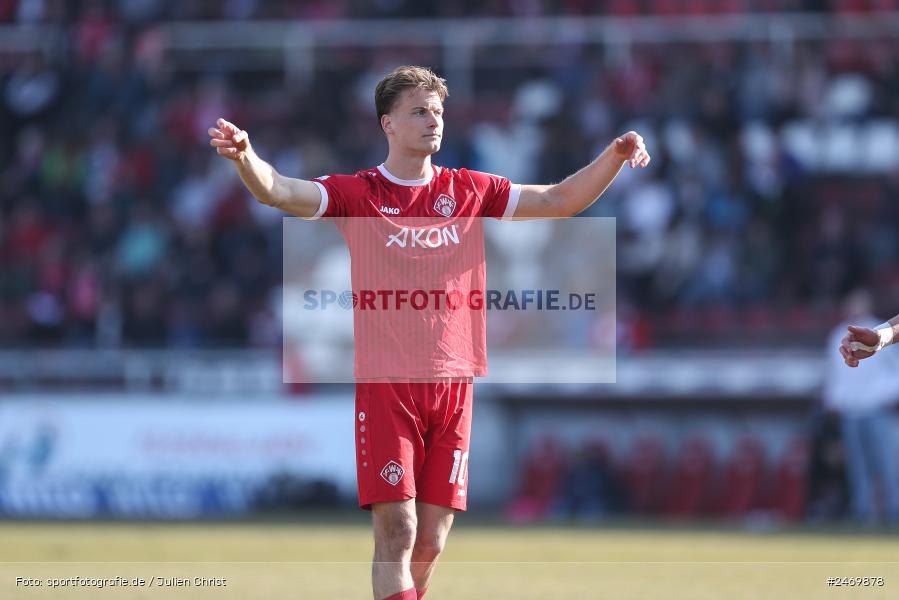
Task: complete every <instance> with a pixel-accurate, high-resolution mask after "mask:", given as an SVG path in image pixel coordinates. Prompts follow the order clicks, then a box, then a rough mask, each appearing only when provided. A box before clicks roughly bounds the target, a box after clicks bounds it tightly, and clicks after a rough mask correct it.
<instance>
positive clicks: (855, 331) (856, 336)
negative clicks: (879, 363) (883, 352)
mask: <svg viewBox="0 0 899 600" xmlns="http://www.w3.org/2000/svg"><path fill="white" fill-rule="evenodd" d="M879 342H880V336H879V335H878V334H877V332H876V331H874V330H873V329H868V328H867V327H858V326H856V325H850V326H849V333H847V334H846V335H845V336H844V337H843V340H842V341H841V342H840V354H841V355H842V356H843V360H844V361H845V362H846V364H847V365H849V366H850V367H857V366H858V361H860V360H864V359H866V358H870V357H872V356H874V354H875V353H876V352H877V350H876V348H877V344H878V343H879ZM868 348H870V350H869V349H868Z"/></svg>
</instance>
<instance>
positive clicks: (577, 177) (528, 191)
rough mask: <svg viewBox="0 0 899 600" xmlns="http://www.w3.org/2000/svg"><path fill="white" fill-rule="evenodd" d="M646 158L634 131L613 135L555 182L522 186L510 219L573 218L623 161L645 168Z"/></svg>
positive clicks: (595, 194)
mask: <svg viewBox="0 0 899 600" xmlns="http://www.w3.org/2000/svg"><path fill="white" fill-rule="evenodd" d="M649 161H650V157H649V153H648V152H647V151H646V146H645V145H644V144H643V138H642V137H640V135H639V134H637V133H636V132H634V131H628V132H627V133H625V134H624V135H622V136H620V137H618V138H615V140H614V141H613V142H612V143H611V144H609V146H608V147H607V148H606V149H605V150H603V151H602V154H600V155H599V156H597V157H596V158H595V159H594V160H593V162H591V163H590V164H589V165H587V166H586V167H584V168H583V169H581V170H580V171H578V172H577V173H575V174H574V175H571V176H569V177H567V178H566V179H565V180H564V181H563V182H561V183H557V184H555V185H522V186H521V196H519V198H518V207H517V208H516V209H515V214H514V215H512V218H521V219H539V218H554V217H573V216H574V215H576V214H578V213H579V212H581V211H582V210H584V209H586V208H587V207H588V206H590V205H591V204H593V203H594V202H596V200H597V199H598V198H599V197H600V196H601V195H602V193H603V192H604V191H606V188H607V187H609V184H611V183H612V181H614V179H615V176H616V175H618V172H619V171H620V170H621V167H623V166H624V163H628V164H630V166H631V167H632V168H634V167H641V168H642V167H645V166H646V165H648V164H649Z"/></svg>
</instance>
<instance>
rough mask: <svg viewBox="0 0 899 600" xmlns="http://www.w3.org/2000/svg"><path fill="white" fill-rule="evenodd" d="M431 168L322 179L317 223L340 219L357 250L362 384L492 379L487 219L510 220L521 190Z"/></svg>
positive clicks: (473, 174) (498, 180) (481, 176)
mask: <svg viewBox="0 0 899 600" xmlns="http://www.w3.org/2000/svg"><path fill="white" fill-rule="evenodd" d="M431 171H432V172H431V174H430V176H428V177H425V178H423V179H419V180H404V179H399V178H397V177H395V176H394V175H392V174H391V173H390V172H389V171H387V169H386V168H385V167H384V166H383V165H380V166H378V167H376V168H373V169H367V170H365V171H359V172H358V173H356V174H355V175H327V176H323V177H319V178H317V179H314V180H313V183H315V184H316V185H317V186H318V187H319V190H320V191H321V195H322V201H321V206H320V207H319V210H318V213H317V214H316V215H315V216H313V217H312V218H313V219H317V218H321V217H325V218H330V219H333V220H334V222H335V224H336V225H337V227H338V229H339V230H340V232H341V233H342V235H343V237H344V239H345V240H346V242H347V245H348V247H349V251H350V259H351V262H352V268H351V273H352V288H353V289H352V292H353V307H354V309H353V324H354V339H355V350H356V363H355V375H356V378H357V379H385V378H415V379H433V378H445V377H473V376H484V375H486V374H487V320H486V309H485V307H484V304H485V303H484V296H483V295H484V293H485V292H486V277H487V273H486V261H485V256H484V238H483V229H482V227H481V221H480V218H481V217H494V218H499V219H501V218H509V217H511V216H512V215H513V214H514V213H515V208H516V207H517V205H518V196H519V194H520V192H521V187H520V186H518V185H514V184H512V183H511V182H510V181H509V180H508V179H506V178H504V177H498V176H496V175H490V174H487V173H480V172H478V171H470V170H468V169H446V168H443V167H438V166H432V167H431ZM359 217H365V218H359Z"/></svg>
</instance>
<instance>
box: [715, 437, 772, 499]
mask: <svg viewBox="0 0 899 600" xmlns="http://www.w3.org/2000/svg"><path fill="white" fill-rule="evenodd" d="M765 475H766V465H765V453H764V450H763V449H762V445H761V443H760V442H759V440H758V439H756V438H755V437H752V436H746V437H744V438H742V439H741V440H740V441H739V442H738V443H737V445H736V447H735V448H734V451H733V454H732V455H731V457H730V459H729V460H728V462H727V464H726V465H725V466H724V469H723V472H722V477H721V486H720V488H719V489H720V491H719V494H718V497H717V501H716V503H715V504H716V505H715V512H716V513H718V514H720V515H723V516H727V517H741V516H745V515H746V514H747V513H749V512H750V511H751V510H753V509H756V508H759V507H760V506H761V503H762V497H763V491H764V490H763V485H764V479H765Z"/></svg>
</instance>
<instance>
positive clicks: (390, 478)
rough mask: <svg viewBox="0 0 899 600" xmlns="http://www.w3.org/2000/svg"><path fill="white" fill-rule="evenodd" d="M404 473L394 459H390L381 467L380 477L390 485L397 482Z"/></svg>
mask: <svg viewBox="0 0 899 600" xmlns="http://www.w3.org/2000/svg"><path fill="white" fill-rule="evenodd" d="M405 473H406V471H404V470H403V467H401V466H400V464H399V463H397V462H396V461H390V462H389V463H387V464H386V465H384V468H383V469H381V477H383V478H384V481H386V482H387V483H389V484H390V485H396V484H398V483H399V482H400V479H402V478H403V475H404V474H405Z"/></svg>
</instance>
